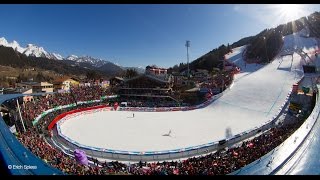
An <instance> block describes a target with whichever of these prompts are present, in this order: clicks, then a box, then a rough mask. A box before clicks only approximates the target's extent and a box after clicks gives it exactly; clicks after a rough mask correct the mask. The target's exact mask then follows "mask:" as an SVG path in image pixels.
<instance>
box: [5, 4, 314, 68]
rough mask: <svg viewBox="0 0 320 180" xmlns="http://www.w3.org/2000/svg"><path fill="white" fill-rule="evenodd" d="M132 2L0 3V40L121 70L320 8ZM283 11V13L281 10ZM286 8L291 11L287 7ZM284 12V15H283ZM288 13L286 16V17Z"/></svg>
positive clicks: (168, 60)
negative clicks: (117, 66)
mask: <svg viewBox="0 0 320 180" xmlns="http://www.w3.org/2000/svg"><path fill="white" fill-rule="evenodd" d="M285 7H286V6H279V5H271V4H268V5H261V4H259V5H249V4H242V5H241V4H210V5H206V4H201V5H200V4H198V5H197V4H186V5H185V4H177V5H174V4H172V5H171V4H170V5H160V4H159V5H152V4H147V5H143V4H131V5H122V4H119V5H112V4H104V5H88V4H83V5H81V4H70V5H68V4H63V5H58V4H56V5H31V4H29V5H5V4H1V5H0V37H5V38H6V39H7V40H8V41H9V42H11V41H13V40H16V41H18V42H19V43H20V45H21V46H23V47H25V46H26V45H27V44H29V43H31V44H36V45H38V46H42V47H44V49H45V50H46V51H48V52H54V53H59V54H61V55H62V56H64V57H66V56H68V55H71V54H74V55H78V56H82V55H90V56H92V57H97V58H102V59H106V60H109V61H112V62H115V63H118V64H120V65H122V66H147V65H151V64H156V65H158V66H160V67H170V66H173V65H175V64H178V63H180V62H186V61H187V60H186V47H185V41H186V40H190V41H191V47H190V49H189V55H190V61H192V60H195V59H196V58H198V57H200V56H201V55H204V54H205V53H207V52H209V51H211V50H212V49H214V48H217V47H218V46H220V45H221V44H225V45H227V44H228V43H230V44H232V43H233V42H236V41H238V40H239V39H241V38H243V37H247V36H252V35H256V34H257V33H259V32H260V31H262V30H263V29H265V28H272V27H276V26H277V25H279V24H282V23H285V22H287V21H288V18H289V17H295V16H296V17H297V18H300V17H301V16H306V15H309V14H311V13H313V12H314V11H320V5H317V4H312V5H307V4H305V5H300V6H299V8H297V9H295V10H294V11H293V12H287V11H288V8H285ZM284 9H285V10H284ZM289 10H290V8H289ZM283 11H285V12H283ZM290 13H291V14H290ZM289 15H290V16H289Z"/></svg>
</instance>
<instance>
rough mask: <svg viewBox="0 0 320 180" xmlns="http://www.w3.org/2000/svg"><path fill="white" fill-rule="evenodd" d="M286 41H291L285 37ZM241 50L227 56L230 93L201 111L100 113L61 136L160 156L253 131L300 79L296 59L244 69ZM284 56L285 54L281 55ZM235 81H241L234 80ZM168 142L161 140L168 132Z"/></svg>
mask: <svg viewBox="0 0 320 180" xmlns="http://www.w3.org/2000/svg"><path fill="white" fill-rule="evenodd" d="M290 36H292V37H290ZM290 36H287V37H285V38H284V39H285V44H284V46H283V48H289V47H292V46H293V44H292V41H293V40H295V41H294V42H295V43H297V46H299V47H303V48H305V49H306V50H311V49H315V46H316V44H315V43H314V42H315V39H313V38H304V37H301V36H299V34H298V33H297V34H294V35H290ZM243 50H244V47H240V48H237V49H235V50H234V51H233V53H231V54H229V55H228V58H229V60H230V61H233V62H234V63H236V64H237V65H239V66H240V68H241V70H242V73H240V74H238V75H236V77H235V78H236V80H235V81H234V83H233V85H232V87H231V89H230V90H227V91H225V93H224V94H223V96H222V97H220V98H219V99H217V100H216V101H214V102H213V103H211V104H210V105H209V106H207V107H206V108H202V109H196V110H191V111H173V112H134V117H133V112H129V111H103V112H97V113H94V114H87V115H84V116H78V117H75V118H72V119H69V120H67V121H65V122H64V123H63V124H62V125H61V132H62V133H63V134H64V135H66V136H68V137H69V138H71V139H73V140H75V141H77V142H78V143H80V144H83V145H87V146H92V147H97V148H106V149H113V150H126V151H163V150H173V149H180V148H187V147H190V146H196V145H201V144H205V143H209V142H214V141H219V140H222V139H225V138H228V136H229V135H230V133H231V134H232V135H236V134H239V133H242V132H244V131H247V130H250V129H252V128H255V127H257V126H259V125H261V124H263V123H265V122H267V121H269V120H270V119H272V118H273V117H275V116H276V115H278V113H279V108H280V107H281V106H282V104H283V103H284V102H285V99H286V97H287V95H288V93H289V92H290V90H291V88H292V84H294V83H296V82H297V81H298V80H299V79H300V78H301V77H302V76H303V72H302V64H303V63H302V61H304V60H302V59H301V56H300V55H298V54H297V53H294V54H293V56H291V55H287V56H279V57H277V58H276V59H274V60H273V61H272V62H271V63H270V64H267V65H264V66H262V65H259V66H258V65H256V64H251V65H249V66H248V65H245V64H244V61H243V59H242V55H241V54H242V52H243ZM283 50H285V49H283ZM239 77H241V78H239ZM170 131H171V133H170V136H164V135H165V134H168V133H169V132H170Z"/></svg>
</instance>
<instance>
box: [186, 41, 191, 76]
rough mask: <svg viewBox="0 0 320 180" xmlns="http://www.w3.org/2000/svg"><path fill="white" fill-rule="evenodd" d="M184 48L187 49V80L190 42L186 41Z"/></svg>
mask: <svg viewBox="0 0 320 180" xmlns="http://www.w3.org/2000/svg"><path fill="white" fill-rule="evenodd" d="M186 47H187V64H188V71H187V76H188V78H189V47H190V41H189V40H187V41H186Z"/></svg>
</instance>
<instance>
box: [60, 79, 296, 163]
mask: <svg viewBox="0 0 320 180" xmlns="http://www.w3.org/2000/svg"><path fill="white" fill-rule="evenodd" d="M300 80H301V79H300ZM300 80H299V81H300ZM291 91H292V90H291ZM291 91H290V92H289V93H288V95H287V97H286V101H285V102H284V103H283V104H282V105H281V106H280V107H279V112H278V115H277V116H274V117H273V118H271V119H270V120H269V121H267V122H265V123H264V124H261V125H260V126H257V127H254V128H253V129H250V130H247V131H245V132H243V133H240V134H236V135H234V136H232V137H230V138H227V139H223V140H220V141H215V142H209V143H206V144H202V145H197V146H190V147H186V148H180V149H173V150H166V151H143V152H138V151H123V150H113V149H105V148H97V147H91V146H86V145H83V144H80V143H78V142H76V141H74V140H72V139H70V138H68V137H67V136H65V135H63V134H62V133H61V128H60V125H61V124H62V123H63V122H65V121H66V120H68V119H70V118H72V117H74V116H80V115H82V114H86V113H94V111H91V112H77V113H73V114H72V116H64V117H63V118H61V119H60V121H59V122H58V124H57V135H58V136H60V138H59V140H60V141H62V142H63V143H64V144H66V145H67V146H68V147H70V148H72V150H74V149H78V148H81V149H83V150H84V151H85V152H86V153H87V154H88V155H91V156H95V157H100V158H107V159H114V160H124V161H140V160H141V161H160V160H170V159H174V158H176V159H178V158H184V157H190V156H196V155H201V154H205V153H208V152H212V151H215V150H218V149H222V148H225V147H228V146H231V145H233V144H236V143H238V142H241V141H243V140H245V139H248V138H250V137H253V136H255V135H256V134H258V133H260V132H263V131H266V130H268V129H270V128H271V127H273V126H274V123H275V121H276V120H277V119H278V118H279V116H280V115H281V112H282V111H283V110H284V109H285V108H284V107H286V106H287V105H288V103H289V97H290V94H291ZM221 96H222V94H218V95H216V96H214V97H213V98H211V99H210V101H207V102H205V103H203V104H201V105H198V106H194V107H191V108H186V107H183V108H181V107H180V108H179V107H174V108H166V107H164V108H142V107H126V108H125V109H128V110H129V111H162V110H163V111H174V110H173V109H176V110H190V109H193V108H194V109H196V108H201V107H203V106H205V105H208V104H210V103H211V102H212V101H214V100H216V99H217V98H219V97H221ZM206 103H207V104H206ZM123 110H124V109H123ZM221 142H223V143H221Z"/></svg>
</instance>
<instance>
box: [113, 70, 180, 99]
mask: <svg viewBox="0 0 320 180" xmlns="http://www.w3.org/2000/svg"><path fill="white" fill-rule="evenodd" d="M110 85H111V87H112V89H113V91H114V92H115V93H116V94H119V95H120V97H122V98H123V99H139V100H143V101H144V100H151V101H165V102H168V101H177V100H175V98H174V97H173V96H172V95H173V91H172V87H173V77H172V76H171V75H169V74H167V69H165V68H157V67H155V66H147V67H146V71H145V73H144V74H141V75H138V76H135V77H132V78H129V79H123V78H120V77H114V78H112V79H110Z"/></svg>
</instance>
